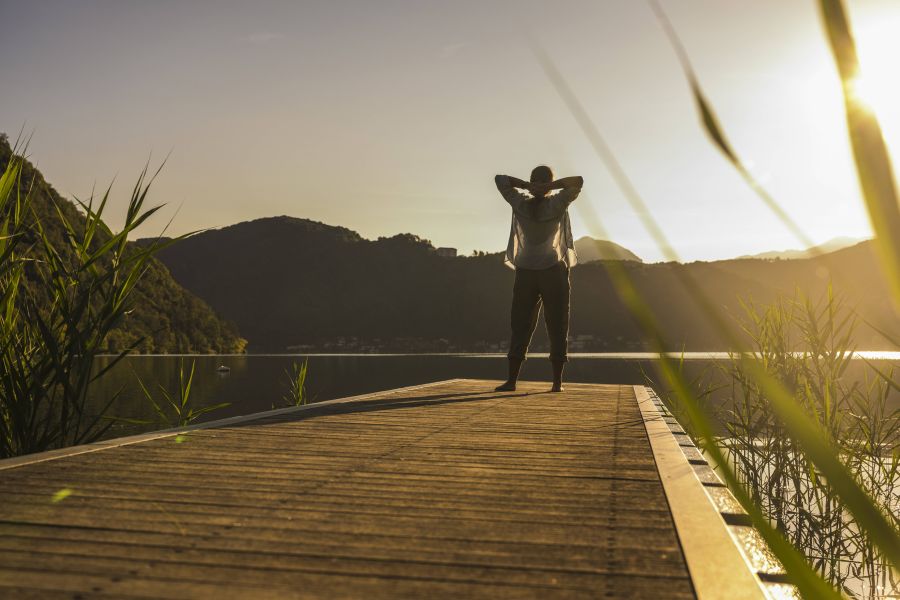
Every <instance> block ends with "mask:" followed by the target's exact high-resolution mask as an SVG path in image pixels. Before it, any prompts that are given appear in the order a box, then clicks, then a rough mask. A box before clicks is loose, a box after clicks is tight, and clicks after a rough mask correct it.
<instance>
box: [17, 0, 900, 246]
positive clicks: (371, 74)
mask: <svg viewBox="0 0 900 600" xmlns="http://www.w3.org/2000/svg"><path fill="white" fill-rule="evenodd" d="M816 4H817V3H816V2H815V1H813V0H755V1H754V2H747V1H746V0H663V1H662V5H663V6H664V8H665V9H666V11H667V12H668V13H669V15H670V17H671V20H672V22H673V24H674V26H675V28H676V29H677V30H678V32H679V34H680V35H681V37H682V39H683V42H684V44H685V46H686V47H687V50H688V52H689V54H690V56H691V58H692V60H693V61H694V64H695V67H696V69H697V72H698V74H699V77H700V79H701V81H702V83H703V85H704V86H705V88H706V90H707V93H708V96H709V98H710V99H711V101H712V102H713V104H714V105H715V106H716V108H717V110H718V113H719V116H720V118H721V120H722V122H723V124H724V126H725V128H726V130H727V132H728V134H729V136H730V137H731V139H732V142H733V143H734V145H735V147H736V148H737V150H738V152H739V153H740V154H741V155H742V156H743V157H744V158H745V159H746V160H747V161H748V162H751V163H752V165H753V170H754V172H755V173H756V174H757V175H758V176H759V177H760V179H761V180H762V181H764V182H765V184H766V186H767V187H768V188H769V190H770V191H771V192H772V193H773V194H774V196H775V197H776V198H778V199H779V201H780V202H781V203H782V204H783V206H784V207H785V208H786V209H787V210H788V212H789V213H790V214H791V215H792V216H793V217H794V218H795V219H797V220H798V221H799V222H800V223H801V224H802V225H803V227H804V229H805V230H806V231H807V233H808V235H809V237H810V238H811V239H813V240H814V241H815V242H823V241H825V240H828V239H830V238H833V237H837V236H852V237H867V236H868V235H870V233H869V232H870V230H869V225H868V221H867V218H866V216H865V213H864V211H863V208H862V204H861V202H860V199H859V192H858V189H857V184H856V180H855V174H854V171H853V169H852V163H851V160H850V154H849V148H848V145H847V141H846V129H845V126H844V122H843V117H842V112H841V111H842V106H841V100H840V96H839V89H838V82H837V78H836V76H835V74H834V69H833V66H832V62H831V57H830V55H829V53H828V50H827V47H826V45H825V40H824V37H823V34H822V31H821V27H820V24H819V20H818V15H817V12H816ZM849 7H850V11H851V18H852V20H853V23H854V27H855V29H856V31H857V34H858V38H859V40H858V41H859V44H860V46H861V52H862V60H863V68H864V69H867V77H868V81H869V85H870V89H871V90H872V91H871V98H872V102H873V105H874V106H875V107H876V108H877V109H879V110H880V111H881V116H882V119H883V124H884V126H885V129H886V134H887V138H888V142H889V145H891V147H892V148H894V149H895V154H896V149H898V148H900V83H898V81H897V78H898V71H897V69H896V64H895V61H896V59H897V57H898V55H900V2H898V1H897V0H855V1H851V2H849ZM0 15H2V18H0V56H2V57H3V60H2V63H0V84H2V91H0V131H6V132H7V133H9V134H10V136H11V137H15V134H16V133H17V132H18V131H19V130H20V128H22V126H23V125H24V127H25V130H26V131H27V132H32V133H33V138H32V141H31V146H30V148H29V152H30V154H31V157H32V159H33V160H34V161H35V162H36V163H37V164H38V167H39V168H40V169H41V170H42V171H43V172H44V174H45V176H46V177H47V178H48V179H49V181H50V182H51V183H53V184H54V186H55V187H56V188H57V189H58V190H59V191H60V192H61V193H62V194H64V195H66V196H72V195H75V196H79V197H85V196H87V195H89V194H90V192H91V189H92V187H94V185H95V184H96V186H97V187H105V186H106V185H107V184H108V183H109V182H110V181H112V180H113V178H116V181H117V183H116V185H115V186H114V193H115V196H116V198H117V199H118V202H117V204H116V207H114V208H115V210H118V213H116V212H115V211H114V212H113V213H112V214H113V219H112V220H113V224H115V223H116V222H117V218H116V216H117V215H121V213H122V210H121V209H123V207H124V204H125V200H126V196H127V194H128V190H129V185H130V184H132V183H133V181H134V178H135V176H136V174H137V172H138V171H139V169H140V168H141V167H142V166H143V164H144V163H145V161H146V160H147V157H148V155H150V154H151V153H152V158H151V163H152V164H158V161H159V160H160V159H162V158H163V157H164V156H165V155H166V154H167V153H168V152H169V151H171V157H170V158H169V161H168V163H167V165H166V167H165V169H164V170H163V173H162V174H161V176H160V178H159V179H158V181H157V183H156V184H155V189H154V191H152V192H151V199H152V200H154V201H155V202H165V203H167V204H168V208H167V209H166V210H167V211H168V212H166V214H165V217H164V218H160V219H157V220H156V221H153V222H150V223H149V225H148V227H147V228H146V229H145V231H144V232H143V233H144V234H145V235H152V234H155V233H157V232H158V231H159V229H160V228H161V227H163V225H164V224H165V222H166V221H167V220H168V218H169V217H171V216H172V215H173V214H174V213H175V210H176V209H177V210H178V212H177V215H176V216H175V220H174V223H173V226H172V229H171V230H170V231H171V232H172V233H181V232H183V231H188V230H193V229H200V228H205V227H218V226H223V225H229V224H232V223H236V222H239V221H244V220H249V219H254V218H259V217H265V216H273V215H281V214H287V215H292V216H297V217H306V218H311V219H315V220H319V221H324V222H326V223H329V224H333V225H343V226H346V227H349V228H351V229H354V230H356V231H358V232H359V233H361V234H362V235H364V236H366V237H370V238H372V237H377V236H382V235H393V234H395V233H400V232H411V233H415V234H417V235H420V236H422V237H425V238H428V239H430V240H432V242H433V243H434V244H435V245H439V246H453V247H457V248H459V249H460V250H461V251H462V252H469V251H471V250H473V249H479V250H491V251H496V250H500V249H501V248H503V247H504V246H505V243H506V236H507V234H508V227H509V214H508V213H509V208H508V206H507V205H506V204H505V203H504V202H503V200H502V199H501V198H500V196H499V195H498V194H497V192H496V190H495V189H494V187H493V176H494V174H496V173H507V174H512V175H517V176H520V177H523V178H527V176H528V173H529V172H530V169H531V168H532V167H533V166H535V165H536V164H540V163H546V164H549V165H550V166H552V167H553V168H554V169H555V171H556V172H557V175H559V176H564V175H572V174H581V175H583V176H584V177H585V182H586V183H585V193H584V195H583V196H582V197H581V198H580V199H579V200H577V201H576V203H575V204H574V205H573V209H572V218H573V226H574V229H575V234H576V236H581V235H585V234H588V235H591V234H593V235H597V231H596V229H593V222H592V219H590V218H589V215H590V214H591V213H595V214H597V215H599V217H600V218H601V219H602V220H603V224H604V226H605V227H606V228H607V229H608V230H609V231H610V232H611V233H610V236H609V237H610V238H611V239H613V240H614V241H616V242H618V243H620V244H622V245H624V246H626V247H627V248H629V249H631V250H633V251H634V252H636V253H637V254H639V255H640V256H642V257H644V258H645V260H651V261H652V260H659V259H660V258H661V255H660V253H659V251H658V250H657V249H656V246H655V244H654V243H653V241H652V240H651V239H650V237H649V236H648V235H647V234H646V232H645V231H644V229H643V228H642V226H641V225H640V222H639V220H638V219H637V218H636V216H635V215H634V213H633V211H632V210H631V209H630V207H629V206H628V204H627V203H626V202H625V201H624V199H623V198H622V196H621V194H620V193H619V191H618V190H617V189H616V188H615V186H614V185H613V184H612V182H611V180H610V178H609V176H608V175H607V173H606V171H605V170H604V168H603V165H602V164H601V163H600V162H599V160H598V159H597V157H596V156H595V154H594V153H593V151H592V150H591V147H590V145H589V144H588V142H587V140H586V139H585V137H584V136H583V134H582V133H581V131H580V130H579V129H578V127H577V125H576V123H575V121H574V119H573V118H572V117H571V115H570V114H569V113H568V112H567V110H566V108H565V106H564V105H563V103H562V102H561V100H560V99H559V97H558V96H557V94H556V92H555V91H554V90H553V88H552V87H551V86H550V85H549V84H548V82H547V80H546V78H545V76H544V75H543V72H542V71H541V69H540V67H539V65H538V63H537V62H536V60H535V59H534V58H533V56H532V54H531V53H530V51H529V49H528V46H527V43H526V35H527V32H529V31H531V32H533V34H534V35H535V36H536V37H537V38H538V39H539V40H540V41H541V43H542V44H543V46H544V47H545V48H546V49H547V51H548V52H549V54H550V55H551V56H552V57H553V60H554V61H555V62H556V64H557V66H558V67H559V69H560V70H561V71H562V73H563V75H564V76H565V77H566V78H567V80H568V81H569V83H570V84H571V86H572V87H573V88H574V90H575V92H576V93H577V94H578V96H579V98H580V100H581V101H582V102H583V103H584V105H585V106H586V107H587V108H588V110H589V112H590V115H591V117H592V119H593V121H594V123H595V124H596V125H597V127H598V128H599V129H600V130H601V131H602V132H603V134H604V135H605V136H606V137H607V139H608V141H609V143H610V145H611V146H612V148H613V150H614V151H615V153H616V154H617V156H618V158H619V160H620V161H621V163H622V165H623V166H624V168H625V169H626V170H627V172H628V173H629V175H630V176H631V178H632V179H633V180H634V182H635V183H636V185H637V187H638V189H639V191H640V192H641V194H642V195H643V197H644V199H645V200H646V202H647V204H648V205H649V206H650V208H651V210H652V212H653V214H654V215H655V217H656V218H657V219H658V220H659V221H660V222H661V224H662V225H663V228H664V230H665V232H666V234H667V235H668V236H669V237H670V239H671V241H672V242H673V244H674V246H675V247H676V249H677V250H678V252H679V253H680V255H681V256H682V258H683V259H685V260H706V259H715V258H726V257H731V256H737V255H741V254H748V253H756V252H761V251H765V250H772V249H784V248H795V247H798V246H800V242H799V241H798V240H796V239H795V238H793V237H792V236H791V234H790V233H789V232H788V231H787V230H786V228H785V227H784V226H783V225H782V224H781V223H780V221H778V220H777V219H776V218H775V217H773V216H772V215H771V214H770V212H769V211H768V209H766V208H765V207H764V206H763V205H762V203H761V202H760V201H759V200H757V199H756V197H755V196H754V195H753V194H752V193H751V192H750V191H749V190H747V188H746V187H745V186H744V185H743V183H742V182H741V180H740V179H739V178H738V177H737V176H736V174H735V173H734V172H733V171H732V170H731V168H730V167H729V166H728V165H727V164H726V162H725V161H724V160H723V158H722V157H721V156H720V155H719V154H718V153H717V152H716V151H715V150H714V149H713V147H712V146H711V145H710V144H709V142H708V141H707V139H706V138H705V136H704V134H703V132H702V130H701V128H700V125H699V123H698V120H697V117H696V113H695V109H694V106H693V103H692V100H691V98H690V96H689V92H688V88H687V87H686V85H685V81H684V78H683V76H682V74H681V70H680V68H679V66H678V63H677V61H676V59H675V56H674V54H673V52H672V51H671V49H670V47H669V45H668V43H667V41H666V39H665V37H664V35H663V33H662V30H661V29H660V27H659V25H658V23H657V22H656V20H655V19H654V17H653V14H652V13H651V12H650V10H649V9H648V8H647V6H646V5H645V4H644V3H643V2H641V1H639V0H559V1H555V2H552V3H551V2H547V1H543V0H541V1H537V0H494V1H492V0H454V1H453V2H447V1H446V0H404V1H401V0H379V1H378V2H373V1H371V0H356V1H351V0H327V1H326V0H323V1H320V2H303V1H284V2H273V1H264V0H255V1H254V2H225V1H215V2H213V1H208V2H200V1H188V0H185V1H174V0H170V1H166V0H155V1H150V0H145V1H141V2H135V1H126V0H112V1H88V0H58V1H45V0H31V1H29V2H21V1H18V0H17V1H14V2H13V1H10V0H0ZM587 203H590V205H591V210H590V211H588V210H586V208H587V206H586V205H587Z"/></svg>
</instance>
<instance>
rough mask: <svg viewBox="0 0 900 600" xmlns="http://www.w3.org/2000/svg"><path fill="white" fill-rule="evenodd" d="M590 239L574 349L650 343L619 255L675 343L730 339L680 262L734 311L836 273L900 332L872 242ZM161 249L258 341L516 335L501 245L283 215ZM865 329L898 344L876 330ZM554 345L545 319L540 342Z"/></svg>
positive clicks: (475, 343)
mask: <svg viewBox="0 0 900 600" xmlns="http://www.w3.org/2000/svg"><path fill="white" fill-rule="evenodd" d="M578 244H579V247H578V251H579V252H581V253H582V256H581V259H580V262H579V265H578V266H577V267H575V268H574V269H573V271H572V282H573V296H572V311H573V312H572V329H571V337H572V339H573V344H572V349H573V350H585V351H618V350H638V349H642V348H643V341H642V339H643V338H642V335H641V333H640V331H639V329H638V328H637V326H636V325H635V323H634V322H633V321H632V319H631V317H630V315H629V313H628V311H627V310H626V309H625V307H624V306H623V305H622V304H621V302H620V301H619V299H618V297H617V295H616V293H615V291H614V289H613V286H612V284H611V282H610V279H609V276H608V274H607V270H606V261H607V260H610V259H615V260H619V259H622V260H623V262H622V263H621V264H622V265H624V266H625V268H626V270H627V272H628V273H629V275H630V276H631V278H632V280H633V282H634V283H635V285H636V286H637V288H638V290H639V291H640V292H641V294H642V296H643V297H644V298H645V299H647V300H648V301H649V302H650V304H651V306H652V307H653V309H654V312H655V314H656V315H657V317H658V318H659V320H660V322H661V323H662V326H663V328H664V330H665V333H666V336H667V339H668V340H669V343H670V344H671V349H672V350H680V349H682V348H683V347H684V348H686V349H688V350H716V349H727V345H726V344H725V342H724V341H723V340H722V339H720V337H719V334H718V332H717V331H716V330H715V329H714V328H713V326H712V324H711V323H710V319H709V318H708V317H707V316H706V315H705V314H704V313H703V312H702V311H701V310H700V309H698V308H697V307H696V306H695V304H694V302H693V300H692V299H691V297H690V296H689V294H688V293H687V292H686V291H685V289H684V288H683V286H682V285H681V283H680V280H679V278H678V276H679V274H680V273H681V274H687V275H689V276H691V277H693V278H694V279H695V280H696V281H697V282H698V285H699V286H700V287H701V288H702V289H704V290H705V291H706V292H707V294H708V295H709V296H710V297H712V298H714V299H715V301H716V302H717V303H718V304H719V305H720V307H721V308H722V309H723V310H725V311H727V312H728V313H731V314H733V315H740V314H741V313H742V308H741V299H743V300H745V301H752V302H756V303H762V304H765V303H769V302H772V301H773V300H774V299H775V298H776V297H777V296H778V295H779V294H787V295H791V294H793V293H794V291H795V289H800V290H802V291H804V292H806V293H808V294H810V295H811V296H813V297H819V296H821V295H822V294H824V292H825V290H826V287H827V284H828V282H829V281H831V282H833V284H834V288H835V290H836V291H837V292H838V293H839V294H842V295H844V296H845V297H846V298H847V301H848V302H849V303H850V304H851V305H853V306H855V307H856V309H857V311H858V313H859V315H860V316H861V317H863V318H865V319H867V320H868V321H870V322H871V323H873V324H874V325H876V326H878V327H880V328H881V329H883V330H885V331H887V332H890V333H892V334H893V335H894V336H896V337H900V324H898V322H897V319H896V317H895V315H894V314H893V312H892V308H891V306H890V302H889V299H888V296H887V291H886V289H885V287H884V284H883V283H882V280H881V277H880V274H879V272H878V268H877V264H876V262H875V258H874V255H873V253H872V249H871V244H870V243H869V242H862V243H859V244H857V245H855V246H852V247H849V248H844V249H842V250H839V251H837V252H832V253H829V254H826V255H824V256H819V257H816V258H806V259H797V260H776V261H773V260H768V259H759V258H746V259H733V260H724V261H716V262H695V263H690V264H679V263H655V264H643V263H642V262H640V258H638V257H637V256H635V255H634V254H633V253H631V252H629V251H628V250H626V249H624V248H622V247H621V246H618V245H616V244H613V243H611V242H605V241H599V240H592V239H590V238H581V239H580V240H578ZM159 257H160V260H162V261H163V262H164V263H165V264H166V266H167V267H168V268H169V270H170V271H171V273H172V275H173V276H174V277H175V279H176V280H177V281H179V282H180V283H181V284H182V285H184V286H185V287H186V288H187V289H188V290H190V291H191V292H193V293H194V294H196V295H197V296H199V297H201V298H203V299H204V300H206V301H207V302H208V303H209V304H210V305H211V306H212V307H213V308H214V309H215V310H216V311H217V312H218V313H219V314H221V315H222V316H223V317H225V318H226V319H228V320H230V321H233V322H235V323H236V324H237V326H238V328H239V330H240V331H241V334H242V335H243V336H244V337H246V338H247V339H248V340H249V344H250V345H249V350H250V351H254V352H256V351H284V350H286V349H295V350H300V351H307V350H310V351H311V350H335V351H353V350H362V351H372V350H382V351H385V350H398V351H417V350H422V351H424V350H428V351H446V350H450V351H453V350H460V351H462V350H499V349H502V348H504V347H505V344H506V339H507V336H508V327H509V325H508V321H509V316H508V314H509V302H510V295H511V289H512V280H513V275H514V273H513V271H512V270H510V269H508V268H506V267H505V266H504V265H503V264H502V255H501V253H496V254H486V255H479V256H459V257H454V258H449V257H443V256H439V255H438V254H437V253H436V252H435V249H434V247H433V246H432V245H431V243H430V242H428V241H427V240H424V239H421V238H419V237H417V236H415V235H411V234H400V235H396V236H393V237H389V238H379V239H377V240H367V239H365V238H363V237H362V236H360V235H359V234H358V233H356V232H354V231H351V230H349V229H346V228H343V227H335V226H331V225H326V224H323V223H318V222H315V221H310V220H307V219H298V218H292V217H286V216H281V217H272V218H265V219H258V220H254V221H249V222H244V223H239V224H236V225H232V226H229V227H224V228H221V229H217V230H211V231H206V232H204V233H201V234H198V235H196V236H193V237H191V238H189V239H187V240H184V241H182V242H180V243H178V244H176V245H174V246H171V247H169V248H167V249H165V250H163V251H162V252H161V253H160V256H159ZM595 257H598V258H599V260H592V259H593V258H595ZM855 340H856V342H857V343H859V344H860V345H862V346H865V347H866V348H871V349H877V348H889V347H890V346H889V345H888V344H887V343H886V342H885V341H884V340H883V339H881V338H880V336H879V335H878V334H876V333H874V332H873V331H872V330H871V329H868V328H865V329H864V328H862V327H861V328H860V329H859V330H858V332H857V335H856V338H855ZM544 344H545V336H544V334H543V327H539V329H538V334H537V335H536V339H535V348H541V347H542V345H544Z"/></svg>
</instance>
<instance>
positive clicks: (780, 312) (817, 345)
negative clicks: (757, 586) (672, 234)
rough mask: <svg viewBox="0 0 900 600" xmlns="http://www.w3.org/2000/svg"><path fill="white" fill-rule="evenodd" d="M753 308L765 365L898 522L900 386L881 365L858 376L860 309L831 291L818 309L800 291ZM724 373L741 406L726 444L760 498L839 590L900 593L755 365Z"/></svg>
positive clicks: (749, 324) (739, 364)
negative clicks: (899, 394) (752, 369)
mask: <svg viewBox="0 0 900 600" xmlns="http://www.w3.org/2000/svg"><path fill="white" fill-rule="evenodd" d="M745 309H746V316H747V318H746V322H745V331H746V332H747V334H748V336H749V338H750V339H751V340H752V343H751V346H752V351H753V353H754V354H755V355H756V357H757V361H758V363H759V364H761V365H762V367H763V368H764V369H765V371H766V372H767V373H769V374H770V375H771V376H772V377H775V378H777V379H778V380H779V381H780V382H782V384H783V385H784V386H785V387H786V388H788V390H789V391H790V392H791V394H792V396H793V397H794V398H795V402H796V404H797V406H799V407H800V409H801V410H802V411H803V412H804V413H805V414H806V415H807V417H808V418H809V419H810V420H812V421H814V422H815V423H816V424H817V429H818V430H819V431H820V432H821V435H822V436H823V437H824V438H825V442H826V443H827V445H828V446H829V447H830V448H832V450H833V452H834V453H835V455H836V456H837V457H838V458H839V459H840V461H841V463H842V464H843V465H844V466H845V467H846V469H847V470H848V471H849V472H850V474H851V476H852V478H853V480H854V481H855V482H856V483H857V484H858V485H859V486H860V488H861V489H863V490H864V491H865V493H866V495H867V496H868V497H869V498H870V499H871V500H872V502H873V503H874V504H875V505H876V506H877V507H878V508H879V509H880V510H881V511H883V513H884V514H886V515H888V516H889V518H891V519H892V521H893V522H894V523H896V522H897V516H898V514H900V493H898V490H900V471H898V466H900V453H898V450H897V449H898V446H900V444H898V442H900V410H898V409H896V408H893V409H892V408H891V404H892V402H893V400H895V398H893V397H892V396H894V395H895V394H896V390H897V384H896V383H895V382H894V381H893V379H892V373H885V372H883V371H881V370H879V369H877V368H875V367H874V366H872V365H863V366H864V367H865V373H864V376H863V377H859V376H856V375H855V374H852V367H854V366H859V361H855V360H854V359H853V352H854V348H853V347H852V345H851V343H850V339H851V337H852V333H853V330H854V328H855V327H856V322H855V318H854V316H853V314H852V312H851V311H849V310H848V309H847V308H846V307H845V306H844V305H843V303H842V302H841V301H840V300H839V299H836V298H835V297H834V296H833V295H832V294H831V293H829V294H828V295H827V296H826V297H825V298H824V299H823V300H821V301H819V302H813V301H812V300H810V299H809V298H805V297H802V296H800V295H799V294H798V295H796V296H795V297H793V298H782V299H780V300H778V301H777V302H776V303H774V304H772V305H770V306H763V307H760V306H755V305H753V304H746V305H745ZM853 363H856V365H854V364H853ZM723 372H724V375H725V377H726V378H727V379H728V380H730V384H731V391H732V393H731V397H732V403H731V404H730V406H728V408H727V409H726V410H725V412H724V414H722V415H721V416H720V420H721V422H722V423H723V426H724V428H725V430H726V432H727V433H726V434H725V435H724V436H722V438H721V439H720V446H721V447H722V448H723V449H724V450H725V455H726V457H727V460H728V461H729V463H730V464H731V465H732V467H733V468H734V471H735V473H736V475H737V477H738V480H739V482H740V484H741V486H742V487H743V488H744V489H746V490H747V492H748V493H749V495H750V497H751V499H752V501H753V502H754V503H755V504H756V505H757V506H759V507H760V508H761V509H762V511H763V513H764V514H765V515H766V517H767V518H768V519H769V520H770V521H771V522H772V523H774V524H775V526H776V527H777V528H778V529H779V530H780V531H782V532H783V533H784V534H785V536H786V537H787V539H788V540H789V541H790V542H791V543H792V544H793V545H794V547H796V548H799V549H801V550H802V551H803V552H804V553H805V555H806V557H807V558H808V560H809V561H810V563H811V564H812V565H813V566H814V567H815V568H816V569H817V570H818V571H819V572H820V573H822V574H823V575H824V577H825V578H826V579H827V580H828V581H829V582H830V583H831V584H832V585H833V586H835V587H836V588H838V589H843V590H844V591H845V592H846V593H848V594H851V595H853V596H857V597H872V598H877V597H879V590H880V591H881V593H883V592H884V590H886V589H887V590H890V589H893V588H894V587H895V586H896V582H893V581H892V580H891V577H892V573H891V569H890V568H889V561H887V560H886V558H885V556H884V555H883V553H882V552H880V551H879V549H878V547H877V546H876V545H875V544H874V543H873V540H872V536H871V535H870V534H869V532H868V531H867V530H866V529H865V528H863V527H860V526H859V523H858V522H857V520H856V518H855V517H854V515H853V514H852V513H851V512H849V511H848V508H847V506H846V505H845V504H844V503H843V502H842V501H841V498H840V495H839V494H837V493H836V492H835V490H834V489H833V487H832V486H831V484H830V482H829V480H828V478H827V477H824V476H823V474H822V473H821V471H820V470H819V469H818V468H817V467H816V465H815V463H814V462H813V461H812V460H810V458H809V457H808V456H807V455H806V454H804V452H803V448H802V447H801V446H800V445H799V444H798V442H797V440H796V439H795V438H794V437H793V436H792V435H791V433H790V431H789V429H788V428H787V427H786V424H785V423H784V421H783V419H781V418H780V417H779V416H778V413H777V411H776V410H774V408H773V407H772V406H771V400H770V396H769V394H768V393H767V390H766V389H765V388H764V386H761V385H760V383H759V381H758V380H757V378H756V377H755V375H754V374H753V373H749V372H748V370H747V368H746V363H745V362H744V361H742V360H741V359H739V358H737V357H735V358H734V359H733V360H732V361H731V362H730V363H729V364H728V365H727V366H726V367H724V368H723ZM894 404H895V403H894Z"/></svg>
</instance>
